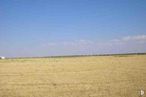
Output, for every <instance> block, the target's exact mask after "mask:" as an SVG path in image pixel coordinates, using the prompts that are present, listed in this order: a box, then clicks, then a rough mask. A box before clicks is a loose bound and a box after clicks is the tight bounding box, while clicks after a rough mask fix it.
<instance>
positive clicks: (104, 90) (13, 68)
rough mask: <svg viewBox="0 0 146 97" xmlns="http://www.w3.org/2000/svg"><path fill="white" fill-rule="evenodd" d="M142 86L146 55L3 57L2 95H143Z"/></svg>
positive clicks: (144, 86)
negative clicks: (140, 92) (141, 92)
mask: <svg viewBox="0 0 146 97" xmlns="http://www.w3.org/2000/svg"><path fill="white" fill-rule="evenodd" d="M141 89H142V90H144V91H146V55H122V56H118V55H117V56H90V57H62V58H26V59H25V58H24V59H5V60H0V97H140V94H139V91H140V90H141ZM145 96H146V95H144V97H145Z"/></svg>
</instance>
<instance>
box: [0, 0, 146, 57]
mask: <svg viewBox="0 0 146 97" xmlns="http://www.w3.org/2000/svg"><path fill="white" fill-rule="evenodd" d="M145 5H146V1H145V0H0V21H1V22H0V56H6V57H35V56H36V57H37V56H63V55H88V54H117V53H143V52H146V18H145V17H146V6H145Z"/></svg>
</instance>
